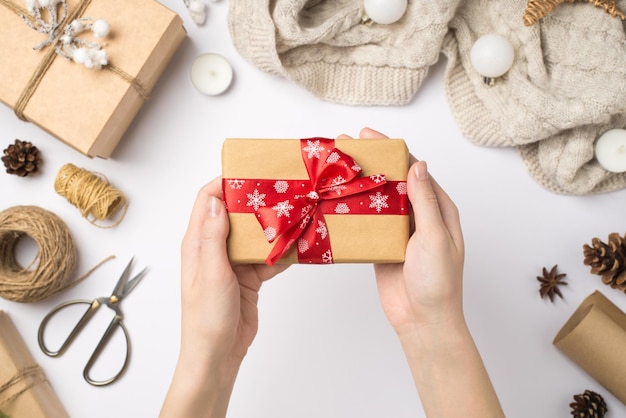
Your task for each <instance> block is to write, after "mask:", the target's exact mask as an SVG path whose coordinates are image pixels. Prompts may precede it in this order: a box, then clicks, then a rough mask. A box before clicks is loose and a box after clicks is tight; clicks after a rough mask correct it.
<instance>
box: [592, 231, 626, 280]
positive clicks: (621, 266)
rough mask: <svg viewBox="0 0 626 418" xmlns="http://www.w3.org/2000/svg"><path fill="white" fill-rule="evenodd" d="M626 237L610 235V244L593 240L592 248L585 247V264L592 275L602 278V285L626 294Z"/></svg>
mask: <svg viewBox="0 0 626 418" xmlns="http://www.w3.org/2000/svg"><path fill="white" fill-rule="evenodd" d="M625 239H626V236H624V237H621V236H620V235H619V234H617V233H615V232H614V233H611V234H609V239H608V243H606V244H605V243H604V242H602V241H601V240H600V239H599V238H593V239H592V240H591V246H589V245H587V244H585V245H583V254H584V256H585V259H584V261H583V263H584V264H585V265H586V266H590V267H591V273H593V274H597V275H599V276H601V277H602V283H604V284H606V285H609V286H611V287H612V288H613V289H619V290H622V291H624V292H626V260H625V258H626V242H624V240H625Z"/></svg>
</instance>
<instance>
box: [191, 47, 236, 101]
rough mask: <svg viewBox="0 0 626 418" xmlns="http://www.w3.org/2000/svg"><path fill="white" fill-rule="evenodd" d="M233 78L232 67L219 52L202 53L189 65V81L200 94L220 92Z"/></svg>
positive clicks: (210, 94) (216, 93) (213, 94)
mask: <svg viewBox="0 0 626 418" xmlns="http://www.w3.org/2000/svg"><path fill="white" fill-rule="evenodd" d="M232 80H233V67H231V65H230V63H229V62H228V61H227V60H226V58H224V57H223V56H221V55H219V54H212V53H208V54H202V55H200V56H198V58H196V59H195V61H194V62H193V64H192V65H191V82H192V83H193V85H194V87H195V88H196V89H198V91H199V92H200V93H202V94H206V95H208V96H216V95H218V94H222V93H223V92H224V91H226V89H228V87H229V86H230V83H231V81H232Z"/></svg>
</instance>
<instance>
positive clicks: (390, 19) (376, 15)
mask: <svg viewBox="0 0 626 418" xmlns="http://www.w3.org/2000/svg"><path fill="white" fill-rule="evenodd" d="M407 3H408V0H363V7H364V8H365V14H367V17H369V18H370V19H371V20H372V21H374V22H376V23H379V24H381V25H388V24H390V23H395V22H397V21H398V20H400V18H402V16H404V12H406V7H407Z"/></svg>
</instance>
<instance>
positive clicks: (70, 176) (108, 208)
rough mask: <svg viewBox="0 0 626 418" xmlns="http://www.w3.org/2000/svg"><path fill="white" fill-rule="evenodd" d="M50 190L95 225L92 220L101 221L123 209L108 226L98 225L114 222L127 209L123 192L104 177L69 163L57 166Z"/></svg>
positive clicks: (114, 224)
mask: <svg viewBox="0 0 626 418" xmlns="http://www.w3.org/2000/svg"><path fill="white" fill-rule="evenodd" d="M54 189H55V190H56V192H57V193H58V194H60V195H61V196H63V197H65V198H66V199H67V200H68V202H70V203H71V204H72V205H74V206H76V207H77V208H78V209H79V210H80V213H81V215H82V216H83V217H85V218H87V219H88V220H89V222H91V223H92V224H94V225H96V226H101V225H99V224H97V223H96V220H99V221H104V220H106V219H108V218H109V217H111V216H114V215H116V214H117V213H118V212H119V211H120V209H123V211H122V213H121V215H120V216H119V218H118V219H117V221H115V222H114V223H113V224H112V225H109V226H101V227H103V228H111V227H113V226H116V225H118V224H119V223H120V222H121V221H122V219H123V218H124V216H125V215H126V210H127V209H128V201H127V200H126V197H125V196H124V194H123V193H122V192H121V191H120V190H118V189H116V188H115V187H113V186H111V184H109V182H108V180H107V179H106V177H104V176H102V177H99V176H98V175H96V174H95V173H92V172H91V171H88V170H85V169H82V168H78V167H76V166H75V165H73V164H65V165H64V166H63V167H61V169H60V170H59V172H58V174H57V177H56V179H55V181H54ZM90 216H91V217H92V218H91V219H90ZM93 218H95V219H93Z"/></svg>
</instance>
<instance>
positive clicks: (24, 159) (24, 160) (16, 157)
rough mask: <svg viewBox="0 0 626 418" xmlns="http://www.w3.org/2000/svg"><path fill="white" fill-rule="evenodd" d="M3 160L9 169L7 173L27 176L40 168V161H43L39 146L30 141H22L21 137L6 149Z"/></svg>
mask: <svg viewBox="0 0 626 418" xmlns="http://www.w3.org/2000/svg"><path fill="white" fill-rule="evenodd" d="M1 160H2V162H3V163H4V166H5V167H6V169H7V170H6V171H7V173H9V174H15V175H17V176H20V177H26V176H27V175H29V174H30V173H34V172H35V171H37V169H38V168H39V163H41V157H40V156H39V150H38V149H37V147H35V146H34V145H33V144H31V143H30V142H27V141H20V140H19V139H16V140H15V143H14V144H12V145H9V147H8V148H7V149H5V150H4V156H3V157H2V158H1Z"/></svg>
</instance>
